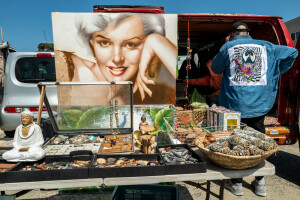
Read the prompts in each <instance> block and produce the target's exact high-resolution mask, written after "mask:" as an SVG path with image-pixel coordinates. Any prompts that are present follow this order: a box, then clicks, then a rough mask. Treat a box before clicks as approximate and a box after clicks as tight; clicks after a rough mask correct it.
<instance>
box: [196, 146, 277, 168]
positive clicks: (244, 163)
mask: <svg viewBox="0 0 300 200" xmlns="http://www.w3.org/2000/svg"><path fill="white" fill-rule="evenodd" d="M198 147H199V149H200V150H201V151H202V152H203V153H204V154H205V155H206V156H207V157H208V158H209V159H210V160H211V161H212V162H213V163H215V164H216V165H219V166H221V167H224V168H228V169H248V168H251V167H254V166H255V165H257V164H259V163H260V162H262V161H264V160H265V159H267V158H268V157H269V156H271V155H272V154H274V153H276V152H277V151H278V145H277V146H276V148H275V149H273V150H271V151H267V152H265V154H263V155H255V156H231V155H227V154H222V153H219V152H213V151H210V150H209V149H206V148H204V147H202V146H198Z"/></svg>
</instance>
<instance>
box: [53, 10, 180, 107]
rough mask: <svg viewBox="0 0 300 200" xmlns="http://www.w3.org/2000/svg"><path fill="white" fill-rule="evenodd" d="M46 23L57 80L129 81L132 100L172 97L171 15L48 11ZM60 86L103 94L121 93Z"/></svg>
mask: <svg viewBox="0 0 300 200" xmlns="http://www.w3.org/2000/svg"><path fill="white" fill-rule="evenodd" d="M52 24H53V38H54V49H55V66H56V79H57V81H58V82H99V81H109V82H110V81H132V82H133V104H174V103H175V95H176V65H177V15H175V14H163V15H162V14H139V13H100V14H99V13H52ZM66 92H67V93H68V94H69V95H70V96H72V95H73V94H75V96H78V94H80V95H81V96H83V97H86V98H88V97H89V96H91V95H92V94H93V93H101V96H103V97H104V99H107V100H108V98H107V97H112V96H113V95H115V94H119V93H122V92H121V91H116V92H115V93H114V94H112V92H111V91H110V90H102V91H93V88H92V87H91V88H89V89H85V90H80V91H75V90H74V89H72V88H69V89H68V91H63V93H66ZM113 97H114V96H113ZM114 98H115V97H114ZM98 100H99V99H98ZM59 103H61V102H59ZM63 103H69V104H72V102H63ZM90 103H93V100H91V101H90ZM95 104H96V105H99V103H98V102H97V103H95ZM101 104H103V105H108V104H109V103H108V102H102V103H101Z"/></svg>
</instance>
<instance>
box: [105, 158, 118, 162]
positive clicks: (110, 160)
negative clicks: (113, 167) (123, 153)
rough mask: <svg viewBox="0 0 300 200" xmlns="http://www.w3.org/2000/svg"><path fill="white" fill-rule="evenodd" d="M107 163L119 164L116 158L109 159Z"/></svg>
mask: <svg viewBox="0 0 300 200" xmlns="http://www.w3.org/2000/svg"><path fill="white" fill-rule="evenodd" d="M107 162H108V163H115V162H117V159H116V158H107Z"/></svg>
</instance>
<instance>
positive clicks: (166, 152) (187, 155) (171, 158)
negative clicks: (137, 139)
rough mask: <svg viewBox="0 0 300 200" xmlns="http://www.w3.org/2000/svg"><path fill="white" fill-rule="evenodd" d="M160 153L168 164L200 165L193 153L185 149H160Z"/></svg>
mask: <svg viewBox="0 0 300 200" xmlns="http://www.w3.org/2000/svg"><path fill="white" fill-rule="evenodd" d="M159 151H160V153H161V155H162V157H163V159H164V161H165V162H166V164H193V163H198V159H197V158H194V157H193V156H192V153H191V152H190V151H189V150H188V149H186V148H183V147H176V148H174V149H171V147H167V148H159Z"/></svg>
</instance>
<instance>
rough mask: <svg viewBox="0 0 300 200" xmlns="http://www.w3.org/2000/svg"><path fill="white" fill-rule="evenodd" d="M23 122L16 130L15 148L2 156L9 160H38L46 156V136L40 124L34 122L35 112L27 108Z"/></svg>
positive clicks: (23, 113) (22, 118) (22, 114)
mask: <svg viewBox="0 0 300 200" xmlns="http://www.w3.org/2000/svg"><path fill="white" fill-rule="evenodd" d="M21 122H22V124H20V125H19V126H18V127H17V128H16V131H15V135H14V140H13V149H12V150H10V151H7V152H5V153H4V154H3V155H2V157H3V158H4V159H5V160H7V161H9V162H18V161H37V160H40V159H42V158H43V157H45V154H46V153H45V151H44V150H43V149H42V147H41V146H42V145H43V143H44V137H43V134H42V130H41V128H40V126H39V125H37V124H35V123H34V122H33V113H32V112H30V111H29V110H28V109H25V110H24V111H23V112H22V113H21Z"/></svg>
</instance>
